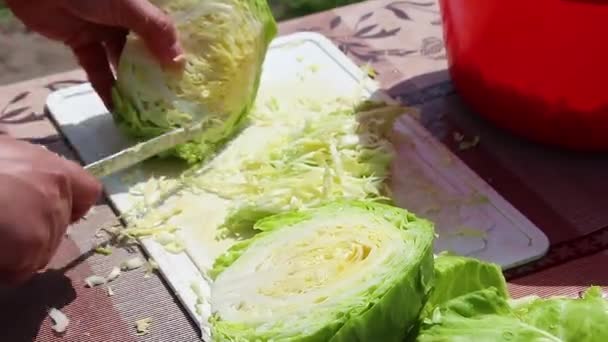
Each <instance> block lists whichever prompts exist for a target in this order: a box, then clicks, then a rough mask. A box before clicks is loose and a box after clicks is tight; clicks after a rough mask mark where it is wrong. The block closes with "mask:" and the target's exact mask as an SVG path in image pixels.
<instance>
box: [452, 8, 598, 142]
mask: <svg viewBox="0 0 608 342" xmlns="http://www.w3.org/2000/svg"><path fill="white" fill-rule="evenodd" d="M440 5H441V10H442V16H443V24H444V34H445V40H446V47H447V52H448V58H449V62H450V74H451V77H452V80H453V82H454V84H455V86H456V89H457V91H458V93H459V94H460V95H461V96H462V97H463V99H464V100H465V102H467V103H468V104H469V105H470V106H471V107H472V108H473V109H474V110H475V111H476V112H478V113H479V114H480V115H482V116H483V117H486V118H487V119H489V120H490V121H492V122H494V123H495V124H496V125H498V126H500V127H503V128H505V129H507V130H509V131H511V132H513V133H516V134H518V135H521V136H524V137H527V138H529V139H532V140H535V141H538V142H543V143H548V144H552V145H558V146H562V147H567V148H571V149H579V150H608V1H600V0H440Z"/></svg>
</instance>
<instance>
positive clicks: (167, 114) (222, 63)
mask: <svg viewBox="0 0 608 342" xmlns="http://www.w3.org/2000/svg"><path fill="white" fill-rule="evenodd" d="M152 3H154V4H156V5H157V6H159V7H160V8H162V9H163V10H165V11H166V12H167V13H169V15H170V16H171V17H172V19H173V20H174V22H175V25H176V26H177V30H178V32H179V36H180V41H181V43H182V45H183V47H184V49H185V58H186V66H185V70H184V71H183V72H175V71H169V70H163V68H161V66H160V65H159V63H158V62H157V61H156V60H155V59H154V58H153V57H151V54H150V53H149V51H148V50H147V48H146V47H145V46H144V43H143V42H142V40H141V39H140V38H139V37H137V36H135V35H130V36H129V37H128V39H127V43H126V45H125V48H124V51H123V53H122V56H121V58H120V62H119V67H118V70H117V84H116V87H115V89H114V91H113V101H114V105H115V111H114V113H113V114H114V118H115V121H116V122H117V123H118V125H119V126H121V127H122V128H124V129H125V130H126V131H127V132H128V133H129V134H131V135H133V136H135V137H138V138H151V137H154V136H157V135H160V134H162V133H165V132H167V131H170V130H172V129H175V128H177V127H184V126H188V125H191V124H193V123H195V122H198V121H200V120H204V122H205V123H206V124H207V128H206V129H207V130H206V132H205V134H203V135H202V136H201V137H199V138H198V139H197V140H196V141H194V142H192V143H188V144H184V145H181V146H178V147H177V148H176V150H175V151H174V152H176V154H177V155H178V156H179V157H181V158H183V159H185V160H187V161H189V162H191V163H195V162H198V161H201V160H203V159H206V158H207V157H209V156H210V155H211V154H212V153H213V152H214V151H215V149H216V148H217V145H218V144H221V143H222V142H223V141H225V140H226V139H227V138H229V137H231V136H232V135H233V134H234V133H235V132H236V131H237V130H238V128H239V126H240V124H241V123H242V122H243V121H244V118H245V117H246V114H247V112H248V111H249V109H250V108H251V106H252V104H253V102H254V100H255V97H256V94H257V91H258V87H259V83H260V77H261V71H262V64H263V62H264V59H265V56H266V51H267V49H268V46H269V44H270V42H271V40H272V39H273V38H274V36H275V35H276V33H277V26H276V22H275V21H274V18H273V16H272V13H271V12H270V9H269V7H268V4H267V3H266V0H152Z"/></svg>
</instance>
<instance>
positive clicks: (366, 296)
mask: <svg viewBox="0 0 608 342" xmlns="http://www.w3.org/2000/svg"><path fill="white" fill-rule="evenodd" d="M255 228H256V229H257V230H259V231H260V232H261V233H259V234H257V235H256V236H255V237H253V238H252V239H250V240H245V241H242V242H240V243H238V244H236V245H234V246H233V247H232V248H231V249H230V250H229V251H227V252H226V254H224V255H223V256H222V257H220V258H218V259H217V261H216V264H215V266H214V272H213V273H214V274H215V275H217V277H216V278H215V281H214V283H213V284H212V289H211V307H212V315H213V316H212V318H211V324H212V335H213V338H214V340H215V341H292V342H296V341H335V342H339V341H349V342H350V341H386V342H391V341H402V340H403V338H404V337H405V334H406V333H407V332H408V330H409V329H411V328H412V326H413V324H415V322H416V320H417V317H418V314H419V312H420V310H421V308H422V306H423V304H424V299H425V298H426V296H427V295H428V293H429V290H430V287H431V283H432V277H433V254H432V247H433V238H434V230H433V226H432V224H431V223H430V222H429V221H426V220H423V219H419V218H417V217H416V216H414V215H413V214H411V213H409V212H407V211H405V210H403V209H400V208H396V207H393V206H389V205H385V204H379V203H375V202H367V201H339V202H333V203H331V204H328V205H325V206H322V207H319V208H316V209H310V210H304V211H292V212H287V213H283V214H279V215H275V216H271V217H268V218H265V219H263V220H261V221H259V222H257V223H256V225H255Z"/></svg>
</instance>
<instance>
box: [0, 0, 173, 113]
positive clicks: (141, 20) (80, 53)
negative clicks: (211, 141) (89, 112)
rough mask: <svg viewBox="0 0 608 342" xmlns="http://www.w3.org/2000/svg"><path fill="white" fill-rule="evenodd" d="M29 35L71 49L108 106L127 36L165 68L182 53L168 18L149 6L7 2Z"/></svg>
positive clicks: (138, 0)
mask: <svg viewBox="0 0 608 342" xmlns="http://www.w3.org/2000/svg"><path fill="white" fill-rule="evenodd" d="M5 2H6V5H7V6H8V7H9V8H10V9H11V11H12V12H13V13H14V14H15V15H16V16H17V17H18V18H19V19H21V21H23V23H24V24H25V25H26V26H27V27H29V28H30V29H31V30H33V31H36V32H38V33H40V34H42V35H44V36H46V37H47V38H50V39H53V40H58V41H60V42H63V43H64V44H66V45H67V46H68V47H70V48H71V49H72V51H73V52H74V54H75V55H76V58H77V59H78V62H79V63H80V65H81V66H82V68H83V69H84V70H85V71H86V73H87V76H88V78H89V81H90V82H91V84H92V85H93V87H94V89H95V90H96V91H97V93H98V94H99V96H100V97H101V99H102V100H103V101H104V102H105V104H106V106H108V107H111V100H112V96H111V89H112V85H113V84H114V81H115V79H114V74H113V72H112V69H111V66H114V67H116V64H117V63H118V60H119V58H120V53H121V51H122V48H123V46H124V43H125V39H126V35H127V33H128V32H129V31H133V32H135V33H136V34H138V35H139V36H140V37H141V38H142V40H143V41H144V42H145V43H146V44H147V46H148V48H149V49H150V51H151V52H152V53H153V54H154V55H155V56H156V57H157V58H158V60H159V62H160V63H161V64H162V65H165V66H169V67H170V66H173V65H179V64H180V60H181V57H180V56H181V55H182V54H183V50H182V48H181V45H180V44H179V41H178V38H177V31H176V29H175V27H174V26H173V24H172V22H171V20H170V18H169V17H168V16H167V15H166V14H165V13H163V12H162V11H161V10H160V9H158V8H157V7H155V6H154V5H152V4H151V3H150V2H148V0H6V1H5Z"/></svg>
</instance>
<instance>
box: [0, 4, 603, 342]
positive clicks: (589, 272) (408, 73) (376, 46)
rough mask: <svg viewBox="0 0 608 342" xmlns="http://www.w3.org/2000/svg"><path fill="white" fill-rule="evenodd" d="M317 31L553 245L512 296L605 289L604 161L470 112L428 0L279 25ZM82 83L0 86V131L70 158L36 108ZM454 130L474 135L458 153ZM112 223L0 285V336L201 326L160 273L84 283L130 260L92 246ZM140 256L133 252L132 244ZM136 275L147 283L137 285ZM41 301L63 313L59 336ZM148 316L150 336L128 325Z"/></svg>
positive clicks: (184, 331)
mask: <svg viewBox="0 0 608 342" xmlns="http://www.w3.org/2000/svg"><path fill="white" fill-rule="evenodd" d="M295 31H316V32H320V33H322V34H324V35H326V36H327V37H329V38H330V39H331V40H332V41H333V42H334V43H335V44H336V45H337V46H338V47H340V49H342V51H344V52H345V53H346V54H347V55H348V56H349V57H351V58H352V59H353V60H355V61H356V62H357V63H359V64H361V65H364V64H371V65H372V66H373V68H374V69H375V70H376V72H377V78H378V80H379V81H380V83H381V85H382V87H383V88H384V89H385V90H386V91H387V92H388V93H389V94H390V95H392V96H393V97H395V98H396V99H399V100H400V101H402V102H403V103H405V104H407V105H411V106H416V107H417V108H418V109H419V110H420V112H421V117H420V120H421V121H422V123H423V124H424V126H425V127H427V128H428V129H429V130H430V131H431V132H432V133H433V134H434V135H435V136H436V137H437V138H438V139H439V140H441V141H442V142H443V143H444V144H446V145H447V146H448V147H449V148H450V149H452V150H453V151H454V153H456V154H457V155H458V156H459V157H460V158H461V159H462V160H463V161H465V162H466V163H467V164H468V165H469V166H470V167H471V168H472V169H473V170H475V171H476V172H477V173H478V174H479V175H480V176H481V177H482V178H483V179H485V180H486V181H487V182H488V183H489V184H491V185H492V186H493V187H494V188H495V189H496V190H497V191H498V192H499V193H500V194H501V195H503V196H504V197H505V198H506V199H507V200H509V201H510V202H511V203H512V204H513V205H514V206H515V207H516V208H518V209H519V210H520V211H521V212H522V213H524V214H525V215H526V216H527V217H528V218H530V219H531V220H532V221H533V222H534V223H535V224H536V225H537V226H539V227H540V228H541V229H542V230H543V231H544V232H545V234H547V236H548V237H549V239H550V241H551V249H550V251H549V253H548V254H547V256H545V257H544V258H542V259H540V260H538V261H537V262H534V263H532V264H529V265H525V266H523V267H520V268H517V269H514V270H512V271H509V272H508V274H507V276H508V278H509V281H510V289H511V292H512V294H513V295H514V296H516V297H519V296H522V295H526V294H531V293H537V294H540V295H554V294H563V295H572V294H576V293H578V292H579V291H580V290H581V289H582V288H584V287H586V286H589V285H592V284H594V285H608V274H607V273H606V272H603V271H602V269H603V267H602V266H603V265H605V264H606V263H607V262H608V252H607V251H606V247H608V210H605V208H608V196H606V193H607V190H608V178H607V177H606V175H608V158H604V157H603V156H596V155H581V154H572V153H565V152H562V151H558V150H552V149H548V148H546V147H542V146H538V145H534V144H531V143H529V142H526V141H523V140H519V139H517V138H514V137H512V136H510V135H508V134H506V133H505V132H502V131H500V130H498V129H496V128H494V127H492V126H491V125H489V124H488V123H486V122H484V120H482V119H480V118H478V117H477V116H476V115H475V114H474V113H473V112H471V111H470V110H469V109H467V106H466V104H464V103H462V102H461V100H460V99H459V97H458V95H457V93H456V91H455V89H454V88H453V87H452V84H451V83H450V79H449V74H448V72H447V59H446V55H445V50H444V45H443V35H442V31H441V21H440V13H439V9H438V5H437V3H436V1H435V0H417V1H385V0H378V1H367V2H363V3H360V4H357V5H352V6H347V7H343V8H339V9H335V10H333V11H328V12H323V13H320V14H317V15H313V16H310V17H304V18H300V19H296V20H292V21H288V22H284V23H282V24H281V33H282V34H287V33H291V32H295ZM84 81H85V78H84V74H83V72H82V71H80V70H75V71H72V72H68V73H63V74H57V75H52V76H49V77H44V78H39V79H34V80H31V81H27V82H23V83H18V84H13V85H9V86H5V87H2V88H0V128H1V129H2V131H4V132H6V133H8V134H11V135H14V136H15V137H18V138H22V139H27V140H30V141H32V142H35V143H40V144H44V145H46V146H47V147H48V148H50V149H52V150H54V151H56V152H58V153H62V154H63V155H66V156H68V157H71V158H74V155H73V152H72V150H71V149H70V147H69V146H68V145H67V143H66V142H65V140H64V139H63V138H62V137H61V136H60V135H59V134H58V133H57V130H56V129H55V128H54V126H53V124H52V123H51V122H50V121H49V119H48V117H47V116H46V115H45V110H44V102H45V100H46V96H47V95H48V94H49V92H51V91H53V90H56V89H59V88H61V87H65V86H70V85H74V84H78V83H82V82H84ZM454 132H460V133H464V134H465V135H467V136H470V137H473V136H479V137H480V144H479V145H478V146H477V147H476V148H474V149H468V150H465V151H461V150H460V149H458V146H457V144H456V143H455V142H454V141H453V139H452V136H453V133H454ZM113 223H116V217H115V216H114V214H113V213H112V211H111V209H110V208H109V207H108V205H107V204H106V203H105V202H103V201H102V202H100V203H99V204H98V205H97V206H96V207H95V209H94V210H93V212H92V213H91V214H90V215H89V216H88V217H87V219H86V220H83V221H82V222H80V223H78V224H77V225H75V226H74V227H71V229H70V234H69V237H67V238H66V239H65V241H64V242H63V244H62V245H61V248H60V251H59V253H58V254H57V255H56V257H55V258H54V260H53V261H52V264H51V266H50V269H51V271H48V272H46V273H44V274H43V275H41V276H40V277H38V278H37V279H35V280H34V281H33V282H31V283H30V284H28V285H27V286H25V287H23V288H20V289H2V288H0V304H1V305H0V308H1V309H0V322H1V323H0V341H32V340H37V341H121V342H122V341H125V342H127V341H183V342H188V341H197V340H198V332H197V330H196V328H195V325H194V324H193V323H192V322H191V321H190V319H189V317H188V316H187V314H186V313H185V312H184V311H183V310H182V308H181V307H180V305H179V304H178V301H177V299H176V298H174V297H173V295H172V294H171V293H170V291H169V290H168V288H167V285H166V284H165V283H164V282H163V280H162V279H161V278H160V277H158V276H156V275H154V276H152V277H148V278H143V276H144V275H143V272H144V270H141V271H136V272H133V273H128V274H126V275H124V276H123V278H121V281H120V282H117V283H116V285H115V287H114V295H113V296H111V297H109V296H107V293H106V292H105V291H95V290H91V289H87V288H85V287H84V284H83V279H84V278H85V277H87V276H89V275H91V274H92V273H105V272H108V271H109V270H110V269H111V267H112V266H113V265H116V264H117V263H118V262H120V261H122V260H124V259H125V258H126V257H128V255H127V253H128V252H126V251H122V250H121V251H117V252H115V253H113V254H112V255H110V256H100V255H96V254H94V253H92V252H91V248H92V247H93V241H92V240H91V236H92V235H93V234H94V232H95V231H96V230H97V229H98V228H99V227H100V226H103V225H107V224H113ZM136 253H137V252H136ZM142 279H144V280H143V281H142ZM49 307H57V308H61V309H62V310H63V311H64V312H65V313H66V314H67V315H68V316H69V317H70V318H71V324H70V327H69V330H68V331H67V333H66V334H65V335H63V336H61V337H60V336H56V335H54V334H53V332H52V330H51V329H50V320H49V318H48V317H47V314H46V313H47V310H48V308H49ZM148 317H150V318H152V325H151V330H150V333H149V334H148V335H145V336H136V330H135V328H134V322H135V321H136V320H139V319H142V318H148Z"/></svg>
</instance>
